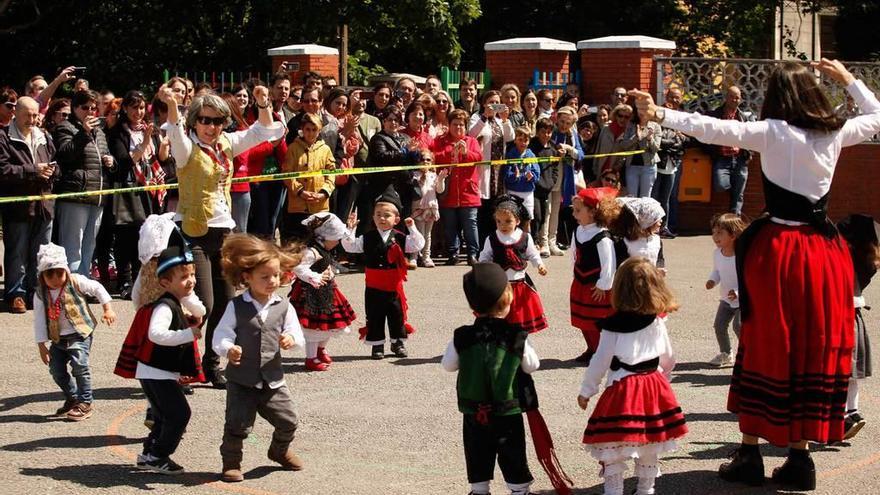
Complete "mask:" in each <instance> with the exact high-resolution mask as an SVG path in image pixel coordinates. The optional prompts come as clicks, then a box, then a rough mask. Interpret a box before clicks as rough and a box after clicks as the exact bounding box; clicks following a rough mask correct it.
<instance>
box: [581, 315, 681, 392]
mask: <svg viewBox="0 0 880 495" xmlns="http://www.w3.org/2000/svg"><path fill="white" fill-rule="evenodd" d="M614 356H617V359H619V360H620V361H621V362H623V363H626V364H630V365H635V364H638V363H641V362H644V361H648V360H651V359H654V358H656V357H659V358H660V368H659V371H661V372H662V373H663V374H664V375H666V378H667V379H668V378H669V374H670V373H671V372H672V368H674V367H675V357H673V355H672V344H671V343H670V342H669V334H668V333H667V332H666V324H665V323H664V322H663V319H661V318H655V319H654V321H653V322H651V324H649V325H648V326H646V327H645V328H643V329H641V330H638V331H635V332H632V333H618V332H611V331H604V330H603V331H602V332H601V333H600V334H599V347H598V348H597V349H596V354H594V355H593V358H592V359H590V366H588V367H587V371H585V372H584V379H583V381H582V382H581V391H580V395H582V396H584V397H586V398H588V399H589V398H590V397H592V396H594V395H596V394H597V393H599V386H600V384H601V382H602V377H603V376H605V373H606V372H608V379H607V380H606V382H605V386H606V387H608V386H611V385H612V384H613V383H614V382H616V381H618V380H622V379H623V378H624V377H627V376H629V375H632V374H633V372H632V371H627V370H625V369H623V368H620V369H618V370H617V371H611V370H610V366H611V360H612V359H614Z"/></svg>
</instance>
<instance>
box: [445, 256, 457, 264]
mask: <svg viewBox="0 0 880 495" xmlns="http://www.w3.org/2000/svg"><path fill="white" fill-rule="evenodd" d="M456 263H458V255H457V254H450V255H449V257H448V258H446V263H444V265H446V266H455V265H456Z"/></svg>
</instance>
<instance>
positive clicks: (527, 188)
mask: <svg viewBox="0 0 880 495" xmlns="http://www.w3.org/2000/svg"><path fill="white" fill-rule="evenodd" d="M504 158H507V159H517V158H535V154H534V153H532V150H530V149H528V148H526V152H525V153H523V154H522V155H520V154H519V150H517V149H516V146H511V147H509V148H507V153H506V154H505V156H504ZM526 172H531V173H532V175H533V176H534V177H532V179H531V180H528V179H526ZM501 173H502V174H503V175H502V176H503V177H504V185H505V186H506V187H507V190H508V191H516V192H521V193H524V192H534V191H535V183H537V182H538V179H539V178H540V177H541V167H539V166H538V164H537V163H520V164H511V165H505V166H504V167H503V168H502V169H501Z"/></svg>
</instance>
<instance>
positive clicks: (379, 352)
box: [370, 345, 385, 359]
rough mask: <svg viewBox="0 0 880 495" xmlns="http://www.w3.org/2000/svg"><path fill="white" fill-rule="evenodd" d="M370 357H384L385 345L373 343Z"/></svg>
mask: <svg viewBox="0 0 880 495" xmlns="http://www.w3.org/2000/svg"><path fill="white" fill-rule="evenodd" d="M370 357H371V358H373V359H385V346H384V345H374V346H373V352H372V353H371V354H370Z"/></svg>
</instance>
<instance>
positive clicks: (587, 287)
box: [569, 279, 614, 351]
mask: <svg viewBox="0 0 880 495" xmlns="http://www.w3.org/2000/svg"><path fill="white" fill-rule="evenodd" d="M595 288H596V285H595V284H584V283H581V282H579V281H578V280H577V279H574V280H572V281H571V292H570V296H569V298H570V301H571V325H572V326H573V327H575V328H578V329H580V330H581V331H582V332H584V335H585V336H587V335H588V334H591V335H592V334H595V346H594V345H593V344H592V342H591V343H590V348H591V349H593V350H594V351H595V350H596V347H598V346H599V328H598V327H596V322H597V321H599V320H601V319H603V318H608V317H609V316H611V313H613V312H614V310H613V309H612V308H611V291H606V292H605V296H603V297H602V299H601V300H599V301H596V300H594V299H593V290H594V289H595Z"/></svg>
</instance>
